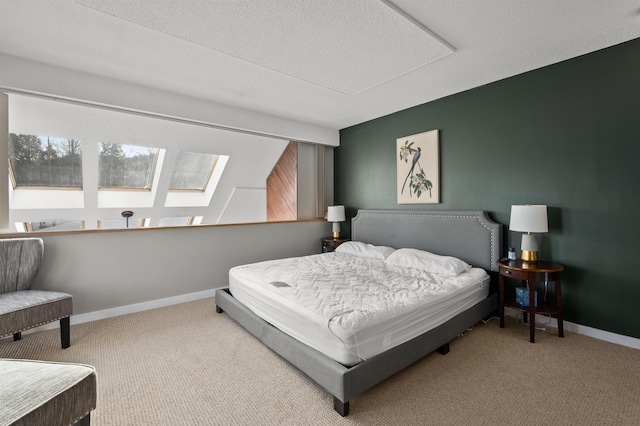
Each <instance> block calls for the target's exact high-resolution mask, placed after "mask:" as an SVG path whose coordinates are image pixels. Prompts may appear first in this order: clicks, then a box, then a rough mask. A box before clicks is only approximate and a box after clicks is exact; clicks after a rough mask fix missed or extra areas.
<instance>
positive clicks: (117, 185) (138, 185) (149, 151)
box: [98, 142, 158, 191]
mask: <svg viewBox="0 0 640 426" xmlns="http://www.w3.org/2000/svg"><path fill="white" fill-rule="evenodd" d="M157 160H158V148H149V147H144V146H133V145H123V144H117V143H105V142H101V143H100V152H99V159H98V173H99V180H98V187H99V188H100V189H134V190H147V191H150V190H151V185H152V183H153V175H154V172H155V168H156V162H157Z"/></svg>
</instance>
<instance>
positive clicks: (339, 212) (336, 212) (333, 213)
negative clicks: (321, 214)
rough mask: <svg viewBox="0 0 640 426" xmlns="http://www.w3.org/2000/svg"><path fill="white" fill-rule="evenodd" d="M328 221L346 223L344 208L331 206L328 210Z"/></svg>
mask: <svg viewBox="0 0 640 426" xmlns="http://www.w3.org/2000/svg"><path fill="white" fill-rule="evenodd" d="M327 221H329V222H344V221H345V215H344V206H329V207H328V210H327Z"/></svg>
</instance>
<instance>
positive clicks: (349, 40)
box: [0, 0, 640, 129]
mask: <svg viewBox="0 0 640 426" xmlns="http://www.w3.org/2000/svg"><path fill="white" fill-rule="evenodd" d="M638 37H640V2H639V1H638V0H608V1H607V0H536V1H527V0H486V1H478V0H393V2H388V1H383V0H218V1H214V0H182V1H173V0H136V1H126V0H30V1H15V0H0V53H5V54H8V55H13V56H19V57H25V58H29V59H32V60H36V61H41V62H45V63H49V64H53V65H56V66H61V67H65V68H70V69H75V70H78V71H83V72H87V73H91V74H96V75H105V76H109V77H110V78H116V79H120V80H124V81H127V82H130V83H135V84H140V85H144V86H148V87H152V88H153V87H156V88H161V89H162V90H166V91H170V92H175V93H180V94H183V95H187V96H191V97H194V98H199V99H204V100H211V101H214V102H216V103H222V104H227V105H230V106H234V107H241V108H245V109H249V110H253V111H258V112H266V113H269V114H272V115H276V116H282V117H285V118H289V119H294V120H299V121H303V122H307V123H312V124H316V125H320V126H325V127H328V128H332V129H341V128H345V127H348V126H351V125H354V124H358V123H361V122H364V121H367V120H370V119H374V118H377V117H380V116H383V115H386V114H390V113H393V112H396V111H399V110H402V109H405V108H408V107H411V106H415V105H419V104H422V103H425V102H429V101H432V100H435V99H438V98H442V97H444V96H448V95H451V94H454V93H458V92H461V91H464V90H468V89H471V88H474V87H478V86H481V85H484V84H487V83H490V82H493V81H496V80H500V79H504V78H507V77H510V76H513V75H517V74H520V73H523V72H526V71H530V70H533V69H536V68H540V67H543V66H546V65H550V64H553V63H557V62H560V61H563V60H565V59H569V58H572V57H576V56H579V55H583V54H586V53H589V52H592V51H595V50H599V49H602V48H605V47H608V46H612V45H615V44H618V43H622V42H625V41H628V40H631V39H634V38H638ZM0 65H1V64H0ZM0 72H1V66H0Z"/></svg>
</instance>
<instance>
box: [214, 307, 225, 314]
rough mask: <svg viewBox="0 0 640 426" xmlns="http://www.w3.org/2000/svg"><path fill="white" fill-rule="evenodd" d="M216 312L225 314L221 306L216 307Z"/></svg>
mask: <svg viewBox="0 0 640 426" xmlns="http://www.w3.org/2000/svg"><path fill="white" fill-rule="evenodd" d="M216 312H217V313H219V314H221V313H223V312H224V311H223V310H222V309H221V308H220V306H218V305H216Z"/></svg>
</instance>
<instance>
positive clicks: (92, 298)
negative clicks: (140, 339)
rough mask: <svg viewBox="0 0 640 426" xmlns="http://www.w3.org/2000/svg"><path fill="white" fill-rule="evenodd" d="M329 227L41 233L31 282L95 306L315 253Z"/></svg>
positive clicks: (215, 282)
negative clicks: (36, 267) (41, 253)
mask: <svg viewBox="0 0 640 426" xmlns="http://www.w3.org/2000/svg"><path fill="white" fill-rule="evenodd" d="M330 232H331V226H330V225H329V224H328V223H327V222H325V221H322V220H316V221H306V222H281V223H261V224H246V225H222V226H202V227H189V228H160V229H142V230H123V231H95V232H80V233H72V234H57V235H56V234H51V235H45V236H43V237H42V239H43V240H44V246H45V254H44V259H43V263H42V266H41V269H40V271H39V273H38V276H37V278H36V281H35V283H34V286H33V287H34V288H36V289H44V290H55V291H63V292H67V293H70V294H72V295H73V296H74V314H83V313H89V312H96V311H101V310H106V309H112V308H116V307H121V306H127V305H133V304H137V303H143V302H148V301H154V300H158V299H163V298H169V297H173V296H179V295H185V294H190V293H196V292H201V291H206V290H211V289H214V288H219V287H225V286H227V285H228V272H229V269H230V268H231V267H233V266H236V265H240V264H245V263H251V262H258V261H262V260H268V259H276V258H283V257H291V256H302V255H308V254H315V253H320V251H321V243H320V238H322V237H324V236H327V235H330Z"/></svg>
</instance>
